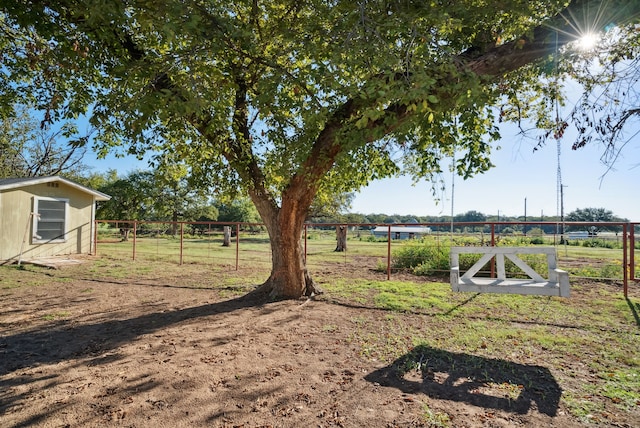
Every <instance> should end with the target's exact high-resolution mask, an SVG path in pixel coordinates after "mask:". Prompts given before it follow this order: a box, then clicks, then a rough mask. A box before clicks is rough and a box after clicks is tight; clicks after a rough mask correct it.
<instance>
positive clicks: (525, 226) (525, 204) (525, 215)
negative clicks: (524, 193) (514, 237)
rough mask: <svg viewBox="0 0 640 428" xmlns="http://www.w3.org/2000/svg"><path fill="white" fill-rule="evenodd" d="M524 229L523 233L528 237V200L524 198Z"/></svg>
mask: <svg viewBox="0 0 640 428" xmlns="http://www.w3.org/2000/svg"><path fill="white" fill-rule="evenodd" d="M524 223H525V224H524V227H523V229H522V230H523V231H524V236H527V198H524Z"/></svg>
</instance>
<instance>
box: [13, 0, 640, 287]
mask: <svg viewBox="0 0 640 428" xmlns="http://www.w3.org/2000/svg"><path fill="white" fill-rule="evenodd" d="M639 11H640V2H639V1H635V0H634V1H629V0H626V1H621V0H620V1H618V0H607V1H606V2H605V1H593V0H572V1H568V2H567V1H565V0H535V1H530V0H503V1H500V2H497V1H477V0H461V1H442V0H432V1H418V0H415V1H414V0H396V1H392V0H368V1H365V0H362V1H327V0H307V1H297V0H269V1H258V0H251V1H250V0H234V1H219V0H182V1H173V0H158V1H147V0H126V1H108V0H107V1H102V2H95V1H89V0H57V1H47V2H40V1H30V2H5V3H4V4H3V5H2V6H1V9H0V31H1V32H2V33H3V37H2V38H0V54H1V55H2V58H3V67H2V69H1V70H0V73H2V79H1V80H0V110H1V111H2V112H3V113H2V114H4V115H7V114H9V113H8V112H9V111H10V107H11V106H12V105H13V103H14V102H15V100H16V98H26V99H29V100H31V101H32V102H34V103H36V104H37V105H38V106H39V107H40V108H41V109H42V111H43V115H44V118H45V122H46V121H55V120H59V119H66V118H75V117H78V116H79V115H84V114H87V115H89V117H90V121H91V123H92V125H93V126H95V128H96V130H97V131H96V134H95V138H96V139H95V140H94V141H95V144H96V147H97V148H98V150H100V151H101V152H102V153H106V152H108V151H109V150H124V151H125V152H126V153H130V154H133V155H138V156H141V155H142V154H144V153H145V152H147V151H149V150H154V151H156V152H159V153H162V155H163V156H168V157H169V158H171V159H179V160H181V161H184V162H186V163H187V165H189V168H190V172H191V174H192V175H193V176H194V177H196V178H197V179H198V180H200V182H201V183H205V184H207V185H212V186H215V187H218V188H222V189H227V190H237V189H241V190H242V191H243V192H246V193H248V195H249V196H250V197H251V200H252V201H253V203H254V204H255V206H256V208H257V210H258V212H259V213H260V216H261V218H262V220H263V221H264V223H265V225H266V227H267V230H268V231H269V234H270V237H271V245H272V252H273V258H272V260H273V270H272V274H271V276H270V278H269V279H268V280H267V281H266V282H265V284H264V287H262V290H264V291H267V292H269V293H270V295H271V296H274V297H299V296H300V295H302V294H305V293H306V294H312V293H313V292H315V291H316V287H315V285H314V283H313V281H312V279H311V277H310V275H309V273H308V271H307V269H306V266H305V264H304V260H303V257H302V253H301V249H300V245H299V242H300V234H301V231H302V227H303V223H304V220H305V219H306V218H307V216H308V214H309V209H310V207H311V204H312V202H313V201H314V199H315V198H316V197H317V196H318V195H319V194H323V193H332V192H349V191H352V190H355V189H357V188H359V187H360V186H363V185H365V184H367V183H368V182H370V181H371V180H373V179H376V178H381V177H386V176H390V175H394V174H400V173H410V174H413V175H415V176H416V177H432V176H434V175H436V174H438V173H440V172H441V170H440V160H441V159H442V158H443V157H445V156H449V155H451V154H452V153H453V152H454V151H455V153H456V165H455V169H456V171H457V172H458V173H459V174H460V175H462V176H464V177H469V176H471V175H473V174H475V173H480V172H483V171H485V170H487V169H488V168H489V167H490V166H491V162H490V151H491V142H492V141H494V140H496V139H497V138H498V137H499V135H498V131H497V128H496V122H497V121H498V120H499V119H503V120H512V119H513V120H518V119H519V118H521V117H525V116H526V115H527V114H535V112H534V113H531V112H529V113H527V112H528V111H529V110H530V107H529V105H537V106H538V107H540V106H542V107H544V105H545V104H544V101H543V102H542V103H537V104H536V103H530V102H528V101H527V97H533V98H535V96H537V95H540V94H542V95H549V96H551V97H553V95H554V94H553V93H552V92H553V87H552V86H550V85H544V84H541V83H540V77H541V76H545V75H547V74H549V73H551V72H552V71H553V70H559V69H560V68H559V67H555V68H553V67H552V65H553V64H554V61H553V56H554V55H555V56H556V57H557V56H558V55H560V54H562V53H563V50H562V49H563V47H564V46H565V45H567V44H568V43H570V42H572V41H575V40H576V39H577V38H579V37H580V35H581V33H584V32H586V30H585V29H586V28H589V29H590V30H592V31H597V30H602V29H604V28H605V27H606V26H608V25H614V26H618V27H619V28H622V26H624V25H627V24H633V23H635V22H637V19H638V12H639ZM618 42H619V43H620V44H624V43H623V42H624V40H618ZM627 50H628V49H627ZM542 99H543V100H547V99H549V98H544V97H543V98H542ZM556 99H557V97H556ZM499 107H501V108H499ZM544 110H545V109H544V108H541V109H538V110H537V113H540V112H541V111H542V112H543V111H544ZM543 116H544V115H543ZM538 122H539V123H540V124H541V125H548V126H550V127H552V126H555V124H554V123H553V121H552V120H551V121H547V122H548V123H545V122H544V121H543V120H542V119H539V120H538ZM77 143H78V144H81V143H82V141H79V142H77ZM118 147H121V148H123V149H118Z"/></svg>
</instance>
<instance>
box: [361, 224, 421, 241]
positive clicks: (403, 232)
mask: <svg viewBox="0 0 640 428" xmlns="http://www.w3.org/2000/svg"><path fill="white" fill-rule="evenodd" d="M371 233H372V234H373V236H375V237H376V238H386V237H387V235H388V234H389V227H387V226H378V227H376V228H375V229H373V230H372V231H371ZM430 233H431V228H430V227H426V226H391V239H415V238H421V237H422V236H424V235H428V234H430Z"/></svg>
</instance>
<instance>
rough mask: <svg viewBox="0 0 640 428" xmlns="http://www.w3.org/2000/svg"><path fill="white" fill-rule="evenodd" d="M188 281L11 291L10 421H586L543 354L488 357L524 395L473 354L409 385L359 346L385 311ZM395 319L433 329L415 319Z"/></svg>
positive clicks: (3, 316)
mask: <svg viewBox="0 0 640 428" xmlns="http://www.w3.org/2000/svg"><path fill="white" fill-rule="evenodd" d="M180 284H181V282H180V280H176V281H175V282H173V281H166V280H163V281H157V282H144V283H142V282H140V281H133V280H122V281H118V282H112V281H95V280H92V281H90V280H76V279H69V280H67V281H65V282H62V283H61V282H57V281H52V282H51V283H49V284H47V285H41V286H38V287H18V288H15V289H8V288H5V289H2V290H0V334H1V336H0V426H16V427H17V426H42V427H80V426H83V427H84V426H96V427H97V426H127V427H152V426H153V427H205V426H207V427H306V426H315V427H329V426H340V427H419V426H438V424H440V423H441V424H442V426H453V427H512V426H529V427H539V426H557V427H563V428H568V427H573V426H581V424H580V423H579V422H577V421H576V419H574V418H573V417H571V416H570V415H568V413H567V412H566V411H565V409H563V406H562V404H561V401H560V394H561V390H560V388H559V387H558V385H557V384H555V382H554V381H553V377H552V376H551V375H550V373H549V370H548V369H547V368H545V367H544V364H543V360H542V359H541V361H540V362H539V363H540V364H535V363H530V362H527V364H526V365H524V364H519V363H515V362H506V361H503V360H500V361H499V362H498V360H489V359H485V360H484V361H483V364H484V367H485V368H486V369H488V370H493V371H494V373H492V376H494V377H496V378H497V379H499V377H500V370H501V368H504V365H505V364H507V365H508V367H507V368H508V369H509V370H511V371H516V370H517V371H520V372H521V374H522V376H525V377H526V376H530V377H531V378H532V379H534V381H533V388H531V389H530V390H524V391H516V392H515V395H513V391H504V390H500V389H499V388H495V387H493V388H492V387H490V386H488V385H486V384H482V383H479V382H477V381H474V380H473V379H469V378H466V377H465V376H464V375H462V374H460V373H456V372H455V369H454V367H455V365H456V364H457V363H463V362H465V360H469V358H472V357H470V356H469V355H464V354H456V353H450V352H445V351H440V350H434V349H429V348H425V349H422V350H420V352H422V353H423V355H425V356H426V357H425V358H426V359H428V358H430V357H431V358H432V359H433V360H434V361H435V360H436V357H437V359H438V361H440V362H439V363H434V364H432V365H430V366H429V368H428V370H425V371H423V372H422V373H419V372H416V371H411V372H410V373H409V374H407V375H405V376H403V377H402V376H399V375H398V372H397V370H396V368H397V367H398V366H399V365H401V364H402V359H400V360H397V361H395V362H391V363H390V362H384V361H378V360H376V359H375V358H372V357H371V356H366V355H364V354H363V352H362V346H361V344H360V343H357V342H356V341H355V340H354V336H353V331H354V329H355V328H358V329H361V330H365V331H366V332H369V333H370V334H375V333H376V332H380V331H381V329H383V328H384V322H385V318H386V317H388V313H387V312H385V311H380V310H374V309H367V308H358V307H349V306H347V305H341V304H336V303H330V302H328V301H327V300H322V299H320V300H302V301H283V302H275V303H268V304H259V303H256V302H254V301H251V300H250V299H246V298H244V299H243V298H237V299H231V300H229V299H228V298H227V297H225V295H224V294H221V292H220V291H214V290H211V289H193V288H189V287H181V286H180ZM394 316H395V317H397V318H398V319H399V320H401V321H402V322H404V323H406V324H407V325H412V326H414V327H416V328H420V327H421V326H422V327H425V326H426V324H424V319H423V318H422V317H421V316H420V315H417V314H394ZM443 361H447V362H448V363H449V365H445V366H443V363H442V362H443ZM466 362H468V361H466ZM498 383H499V382H498ZM634 418H635V419H634ZM639 422H640V419H638V415H635V416H634V415H631V416H628V417H626V419H623V420H620V421H618V422H615V423H612V425H615V426H633V425H635V424H636V423H639Z"/></svg>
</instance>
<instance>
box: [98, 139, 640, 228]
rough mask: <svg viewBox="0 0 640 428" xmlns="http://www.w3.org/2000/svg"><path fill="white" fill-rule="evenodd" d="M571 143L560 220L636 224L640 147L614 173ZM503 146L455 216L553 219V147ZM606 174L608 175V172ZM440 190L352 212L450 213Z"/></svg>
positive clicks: (467, 185)
mask: <svg viewBox="0 0 640 428" xmlns="http://www.w3.org/2000/svg"><path fill="white" fill-rule="evenodd" d="M572 142H573V138H572V137H571V135H565V137H564V139H562V140H561V144H562V149H561V167H562V182H563V185H564V186H566V187H565V188H564V213H565V214H568V213H569V212H571V211H573V210H575V209H577V208H588V207H594V208H606V209H608V210H611V211H612V212H613V213H614V214H615V215H617V216H620V217H625V218H627V219H629V220H631V221H640V200H639V199H640V166H638V165H640V144H637V143H636V144H633V143H631V144H629V145H627V147H626V148H625V150H624V151H623V152H622V157H621V158H620V159H619V160H618V162H617V163H616V164H615V169H613V170H610V171H608V168H607V167H606V166H605V165H604V164H603V163H602V162H601V161H600V157H601V155H602V153H603V148H602V146H599V145H595V144H593V145H591V146H587V147H584V148H582V149H580V150H578V151H573V150H571V144H572ZM499 145H500V146H501V147H502V148H501V149H500V150H496V151H494V152H493V155H492V162H493V163H494V165H495V167H494V168H493V169H491V170H489V171H488V172H486V173H485V174H482V175H478V176H475V177H472V178H470V179H468V180H462V178H460V177H456V178H455V182H454V189H455V191H454V200H453V205H454V206H453V209H454V214H459V213H464V212H467V211H470V210H475V211H480V212H482V213H484V214H487V215H497V214H498V213H500V215H501V216H502V215H507V216H521V215H524V205H525V198H526V199H527V217H528V218H531V219H532V220H534V219H535V220H537V219H539V218H540V216H541V215H544V216H553V215H556V214H559V208H558V203H557V200H558V198H557V175H556V172H557V151H556V144H555V140H552V141H550V143H549V144H548V145H546V146H544V147H543V148H542V149H540V150H538V151H536V152H533V145H534V142H532V140H525V139H522V138H521V137H520V136H517V135H515V132H511V133H509V132H503V138H502V140H501V141H500V142H499ZM86 160H87V163H88V164H89V165H91V166H93V167H94V171H96V172H104V171H106V170H107V169H109V168H115V169H117V171H118V173H119V174H120V175H125V174H127V173H128V172H131V171H133V170H135V169H137V168H139V169H146V167H147V166H146V163H144V162H139V161H137V160H136V159H135V158H134V157H127V158H121V159H116V158H115V157H113V156H110V157H108V158H107V159H95V158H94V157H92V156H91V154H90V153H88V154H87V159H86ZM607 171H608V172H607ZM444 179H445V185H446V190H445V194H444V195H443V196H442V200H441V201H440V203H436V202H435V199H434V197H433V195H432V191H431V184H430V183H427V182H420V183H418V184H417V185H416V186H414V185H412V180H411V179H410V178H408V177H404V178H398V179H386V180H378V181H376V182H374V183H372V184H371V185H369V186H368V187H367V188H365V189H363V190H362V191H360V192H358V193H357V194H356V198H355V200H354V202H353V206H352V210H351V211H352V212H358V213H362V214H372V213H385V214H412V215H416V216H426V215H449V214H450V213H451V174H449V173H447V174H445V176H444Z"/></svg>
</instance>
